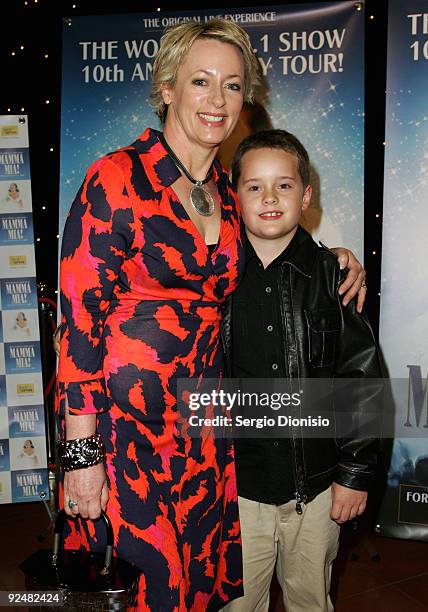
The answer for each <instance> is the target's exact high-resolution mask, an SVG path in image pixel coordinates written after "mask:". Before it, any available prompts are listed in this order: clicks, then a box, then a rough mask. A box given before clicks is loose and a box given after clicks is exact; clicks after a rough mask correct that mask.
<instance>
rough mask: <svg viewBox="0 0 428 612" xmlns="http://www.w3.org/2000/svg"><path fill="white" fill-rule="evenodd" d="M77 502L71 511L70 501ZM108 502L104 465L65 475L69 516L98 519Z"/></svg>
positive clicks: (66, 502) (66, 507) (65, 495)
mask: <svg viewBox="0 0 428 612" xmlns="http://www.w3.org/2000/svg"><path fill="white" fill-rule="evenodd" d="M70 500H71V501H74V502H77V505H76V506H73V508H72V509H71V508H70V506H69V505H68V502H69V501H70ZM107 502H108V489H107V479H106V473H105V468H104V464H103V463H98V465H93V466H91V467H88V468H82V469H80V470H73V471H71V472H65V474H64V510H65V512H66V514H68V515H69V516H77V515H78V514H80V516H82V517H83V518H90V519H96V518H98V517H99V516H100V514H101V510H105V509H106V506H107Z"/></svg>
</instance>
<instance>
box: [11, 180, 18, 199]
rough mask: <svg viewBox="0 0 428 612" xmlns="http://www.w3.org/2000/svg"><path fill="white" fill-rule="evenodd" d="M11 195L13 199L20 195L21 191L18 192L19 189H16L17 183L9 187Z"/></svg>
mask: <svg viewBox="0 0 428 612" xmlns="http://www.w3.org/2000/svg"><path fill="white" fill-rule="evenodd" d="M9 195H10V196H11V197H12V198H16V197H17V196H18V195H19V191H18V189H17V188H16V185H15V183H12V184H11V186H10V187H9Z"/></svg>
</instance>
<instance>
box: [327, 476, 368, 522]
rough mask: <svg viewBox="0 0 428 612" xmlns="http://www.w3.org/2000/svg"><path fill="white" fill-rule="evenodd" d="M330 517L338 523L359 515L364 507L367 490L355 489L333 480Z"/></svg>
mask: <svg viewBox="0 0 428 612" xmlns="http://www.w3.org/2000/svg"><path fill="white" fill-rule="evenodd" d="M331 493H332V495H331V511H330V517H331V518H332V519H333V521H336V523H338V524H339V525H342V523H346V521H349V520H352V519H354V518H355V517H356V516H359V515H360V514H362V513H363V512H364V510H365V509H366V503H367V491H357V490H356V489H350V488H349V487H344V486H343V485H340V484H338V483H337V482H333V484H332V485H331Z"/></svg>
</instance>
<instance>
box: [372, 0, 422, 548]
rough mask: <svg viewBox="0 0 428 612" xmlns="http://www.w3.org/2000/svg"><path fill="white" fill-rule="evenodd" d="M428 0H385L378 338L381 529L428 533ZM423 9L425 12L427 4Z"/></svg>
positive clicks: (411, 535) (409, 534) (414, 534)
mask: <svg viewBox="0 0 428 612" xmlns="http://www.w3.org/2000/svg"><path fill="white" fill-rule="evenodd" d="M427 9H428V5H427V2H426V0H390V5H389V20H388V24H389V26H388V27H389V31H388V72H387V106H386V149H385V151H386V154H385V190H384V213H383V217H384V220H383V247H382V289H381V298H382V299H381V321H380V339H381V346H382V349H383V352H384V356H385V361H386V364H387V367H388V369H389V374H390V376H391V385H392V391H393V402H392V403H393V404H394V405H395V411H396V414H395V440H394V446H393V454H392V460H391V465H390V467H389V473H388V486H387V490H386V495H385V498H384V500H383V504H382V508H381V511H380V515H379V520H378V523H379V527H378V529H379V532H380V533H382V534H384V535H387V536H396V537H408V538H417V539H424V540H428V438H427V436H428V429H427V428H428V412H427V393H426V391H427V387H426V379H425V377H426V376H427V370H428V342H427V339H428V289H427V288H428V267H427V258H426V253H427V236H426V233H427V227H428V206H427V205H428V199H427V192H428V12H427ZM424 10H425V12H424Z"/></svg>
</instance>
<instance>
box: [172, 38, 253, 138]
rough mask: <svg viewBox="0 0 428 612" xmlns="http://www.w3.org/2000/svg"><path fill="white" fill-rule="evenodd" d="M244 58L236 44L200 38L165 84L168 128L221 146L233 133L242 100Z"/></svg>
mask: <svg viewBox="0 0 428 612" xmlns="http://www.w3.org/2000/svg"><path fill="white" fill-rule="evenodd" d="M243 87H244V60H243V57H242V54H241V52H240V51H239V49H238V48H237V47H235V46H234V45H231V44H228V43H223V42H220V41H218V40H215V39H210V38H198V39H197V40H195V42H194V43H193V45H192V47H191V48H190V50H189V51H188V53H187V54H186V56H185V58H184V61H183V63H182V64H181V66H180V67H179V69H178V73H177V81H176V83H175V85H174V86H173V87H171V88H168V87H165V89H164V90H163V99H164V102H165V103H166V104H168V105H169V108H168V114H167V118H166V122H165V128H168V129H169V130H170V131H171V132H172V133H173V134H174V135H177V136H184V137H185V138H186V140H187V141H188V143H190V144H192V145H196V144H197V145H199V146H204V147H207V146H208V147H212V146H214V147H218V146H220V145H221V143H222V142H224V141H225V140H226V138H227V137H228V136H229V134H231V132H232V131H233V128H234V127H235V124H236V122H237V121H238V118H239V113H240V112H241V109H242V104H243Z"/></svg>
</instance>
